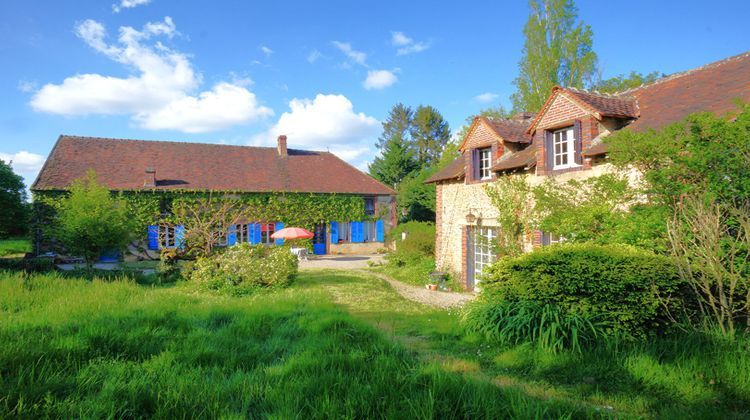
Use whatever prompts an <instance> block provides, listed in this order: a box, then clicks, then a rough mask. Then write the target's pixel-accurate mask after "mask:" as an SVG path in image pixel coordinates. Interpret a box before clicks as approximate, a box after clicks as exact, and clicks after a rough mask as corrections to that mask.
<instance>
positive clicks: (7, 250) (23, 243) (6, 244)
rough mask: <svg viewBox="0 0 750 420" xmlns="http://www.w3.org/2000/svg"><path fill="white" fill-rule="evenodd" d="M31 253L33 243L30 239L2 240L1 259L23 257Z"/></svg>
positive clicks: (0, 245)
mask: <svg viewBox="0 0 750 420" xmlns="http://www.w3.org/2000/svg"><path fill="white" fill-rule="evenodd" d="M27 252H31V241H29V239H28V238H9V239H1V240H0V257H7V256H9V255H21V256H22V255H23V254H25V253H27Z"/></svg>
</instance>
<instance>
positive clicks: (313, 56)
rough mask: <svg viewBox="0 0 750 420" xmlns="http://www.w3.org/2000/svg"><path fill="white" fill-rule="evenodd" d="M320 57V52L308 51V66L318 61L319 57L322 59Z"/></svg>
mask: <svg viewBox="0 0 750 420" xmlns="http://www.w3.org/2000/svg"><path fill="white" fill-rule="evenodd" d="M322 56H323V54H321V53H320V51H318V50H312V51H310V54H307V61H308V62H309V63H310V64H313V63H315V62H316V61H318V59H319V58H320V57H322Z"/></svg>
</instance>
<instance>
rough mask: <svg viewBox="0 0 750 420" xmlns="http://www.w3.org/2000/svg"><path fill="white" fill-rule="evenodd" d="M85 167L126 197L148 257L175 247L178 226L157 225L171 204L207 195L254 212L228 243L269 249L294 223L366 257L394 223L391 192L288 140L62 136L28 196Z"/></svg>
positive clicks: (58, 188)
mask: <svg viewBox="0 0 750 420" xmlns="http://www.w3.org/2000/svg"><path fill="white" fill-rule="evenodd" d="M92 170H93V171H94V172H95V173H96V177H97V181H98V182H99V183H100V184H102V185H105V186H107V187H108V188H109V189H110V190H111V191H113V192H121V193H122V196H123V197H125V198H126V199H128V200H130V202H131V203H132V208H133V213H134V215H133V217H135V218H138V220H139V222H140V225H141V227H142V232H143V236H142V239H141V240H140V241H138V243H134V244H133V246H131V247H130V248H129V249H130V250H131V252H133V253H137V252H142V253H145V254H146V255H150V256H156V255H158V250H160V249H162V248H171V247H177V246H179V245H180V241H181V237H182V235H183V232H184V227H183V226H180V225H174V224H168V223H160V221H161V220H164V216H165V213H168V212H169V209H170V208H171V206H172V204H173V203H174V202H175V201H177V200H183V201H184V200H191V199H196V198H205V197H207V196H208V195H212V196H214V197H216V196H224V197H232V198H239V199H241V200H243V201H244V202H246V203H247V205H248V207H250V208H251V211H250V214H252V216H250V218H248V220H239V221H238V222H237V224H236V225H232V226H230V228H229V229H228V230H227V232H226V234H225V235H219V237H220V241H221V243H219V244H218V245H225V246H231V245H233V244H236V243H240V242H249V243H255V244H257V243H263V244H268V245H275V244H278V243H281V242H280V241H275V240H273V239H272V238H271V235H272V234H273V233H274V232H275V231H276V230H278V229H281V228H283V227H284V226H301V227H305V228H308V229H310V230H311V231H313V232H314V233H315V237H314V238H313V241H312V242H313V251H314V252H315V253H316V254H328V253H332V254H365V253H373V252H375V251H376V250H377V249H378V248H381V247H383V246H384V239H385V237H386V234H387V232H388V231H389V230H390V229H392V228H393V226H395V224H396V220H397V218H396V200H395V195H396V192H395V191H394V190H393V189H391V188H389V187H387V186H385V185H383V184H381V183H380V182H378V181H376V180H375V179H373V178H371V177H370V176H368V175H366V174H364V173H362V172H361V171H359V170H357V169H356V168H355V167H353V166H351V165H350V164H348V163H346V162H344V161H343V160H341V159H339V158H338V157H336V156H335V155H334V154H332V153H329V152H317V151H307V150H297V149H288V148H287V138H286V136H279V137H278V143H277V147H275V148H273V147H248V146H230V145H218V144H200V143H185V142H169V141H147V140H129V139H128V140H126V139H112V138H98V137H79V136H68V135H62V136H60V137H59V138H58V140H57V143H56V144H55V146H54V147H53V149H52V151H51V152H50V155H49V157H48V158H47V161H46V163H45V164H44V167H43V168H42V170H41V172H40V173H39V176H38V177H37V179H36V181H35V182H34V184H33V185H32V187H31V190H32V193H33V195H34V197H35V200H37V201H43V198H53V197H55V196H59V195H60V194H64V193H65V191H67V189H68V188H69V187H70V185H71V184H72V183H73V182H74V181H75V180H77V179H80V178H82V177H84V176H85V175H86V173H87V172H88V171H92ZM103 223H104V222H103ZM46 239H50V238H44V237H42V238H38V239H37V241H36V242H37V248H38V249H37V252H40V251H44V250H45V249H44V248H45V247H46V244H49V243H50V241H48V240H46Z"/></svg>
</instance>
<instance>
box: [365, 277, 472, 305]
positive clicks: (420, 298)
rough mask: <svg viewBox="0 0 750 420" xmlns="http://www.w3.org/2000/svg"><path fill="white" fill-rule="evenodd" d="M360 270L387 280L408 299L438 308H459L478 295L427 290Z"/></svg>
mask: <svg viewBox="0 0 750 420" xmlns="http://www.w3.org/2000/svg"><path fill="white" fill-rule="evenodd" d="M359 271H360V272H362V273H366V274H369V275H371V276H375V277H377V278H379V279H381V280H383V281H385V282H386V283H388V284H390V285H391V287H393V289H394V290H395V291H396V292H398V294H400V295H401V296H403V297H405V298H406V299H409V300H411V301H414V302H419V303H423V304H425V305H430V306H435V307H438V308H445V309H448V308H458V307H461V306H464V305H465V304H466V302H469V301H471V300H473V299H474V298H475V297H476V294H474V293H457V292H438V291H432V290H427V289H425V288H424V287H418V286H412V285H410V284H406V283H402V282H400V281H398V280H394V279H392V278H390V277H388V276H386V275H385V274H382V273H375V272H372V271H365V270H359Z"/></svg>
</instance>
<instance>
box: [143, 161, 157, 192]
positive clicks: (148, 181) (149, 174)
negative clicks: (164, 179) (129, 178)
mask: <svg viewBox="0 0 750 420" xmlns="http://www.w3.org/2000/svg"><path fill="white" fill-rule="evenodd" d="M143 188H156V169H154V167H153V166H149V167H148V168H146V177H145V178H144V180H143Z"/></svg>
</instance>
